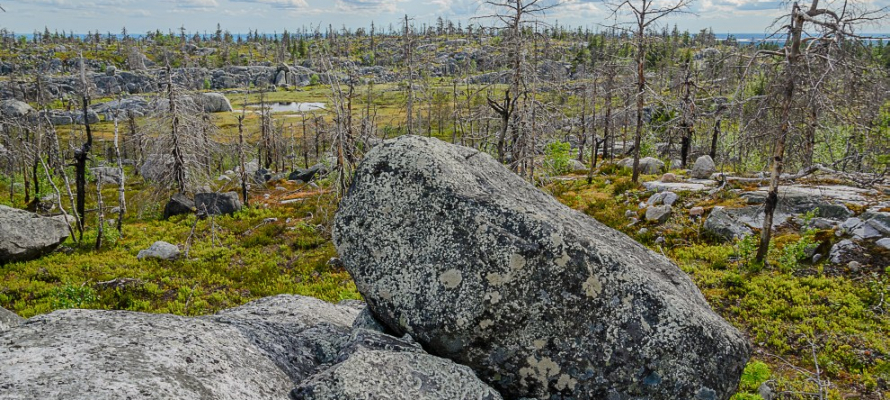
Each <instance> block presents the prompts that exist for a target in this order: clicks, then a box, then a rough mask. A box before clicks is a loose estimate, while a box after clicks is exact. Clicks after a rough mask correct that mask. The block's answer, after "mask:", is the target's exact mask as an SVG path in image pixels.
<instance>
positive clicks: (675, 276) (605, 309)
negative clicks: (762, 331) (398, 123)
mask: <svg viewBox="0 0 890 400" xmlns="http://www.w3.org/2000/svg"><path fill="white" fill-rule="evenodd" d="M334 241H335V244H336V246H337V249H338V251H339V253H340V257H341V259H342V261H343V262H344V263H345V265H346V268H347V269H348V270H349V272H350V273H351V274H352V276H353V277H354V279H355V282H356V285H357V287H358V289H359V291H360V292H361V293H362V294H363V295H364V297H365V298H366V299H367V301H368V305H369V307H370V309H371V311H372V313H373V315H374V316H375V317H376V318H377V319H378V320H379V321H381V322H383V323H384V325H385V326H386V327H387V328H388V329H389V330H391V331H393V332H395V333H397V334H404V333H408V334H410V335H411V336H412V337H413V338H414V339H415V340H417V341H418V342H420V343H421V344H422V345H423V347H424V348H425V349H427V350H428V351H430V352H431V353H432V354H434V355H437V356H441V357H446V358H449V359H451V360H454V361H455V362H457V363H460V364H463V365H467V366H469V367H471V368H472V369H473V370H474V371H476V373H477V374H478V375H479V377H480V378H481V379H482V380H483V381H485V382H487V383H489V384H490V385H492V386H494V387H495V388H497V389H498V390H500V392H501V394H502V395H504V396H505V397H507V398H519V397H536V398H557V397H558V398H574V399H604V398H609V399H632V398H648V399H677V398H688V399H692V398H699V399H728V398H729V397H730V395H731V394H732V393H733V392H734V391H735V389H736V386H737V384H738V381H739V377H740V376H741V372H742V369H743V367H744V365H745V363H746V361H747V359H748V355H749V351H750V346H749V344H748V343H747V341H746V340H745V338H744V337H743V335H742V334H741V333H740V332H738V331H737V330H736V329H735V328H733V327H732V326H731V325H729V324H728V323H727V322H726V321H724V320H723V319H722V318H720V317H719V316H718V315H717V314H716V313H714V312H713V311H712V310H711V309H710V307H709V306H708V304H707V302H706V301H705V299H704V297H703V296H702V294H701V293H700V292H699V290H698V289H697V288H696V286H695V285H694V284H693V283H692V281H691V280H690V279H689V277H688V276H687V275H686V274H684V273H683V272H682V271H681V270H680V269H679V268H677V267H676V266H675V265H673V264H672V263H671V262H670V261H668V260H667V259H666V258H664V257H663V256H661V255H658V254H655V253H654V252H652V251H650V250H648V249H646V248H645V247H643V246H642V245H640V244H639V243H637V242H635V241H634V240H632V239H630V238H629V237H627V236H625V235H624V234H621V233H619V232H617V231H614V230H612V229H610V228H608V227H606V226H604V225H602V224H600V223H599V222H597V221H595V220H593V219H591V218H589V217H587V216H585V215H583V214H581V213H578V212H576V211H574V210H571V209H570V208H568V207H566V206H564V205H562V204H560V203H558V202H557V201H556V200H555V199H553V198H552V197H550V196H548V195H546V194H544V193H543V192H541V191H539V190H538V189H536V188H534V187H533V186H531V185H530V184H528V183H527V182H525V181H524V180H522V179H521V178H520V177H518V176H516V175H515V174H513V173H511V172H510V171H509V170H507V169H506V168H505V167H504V166H502V165H500V164H499V163H498V162H497V161H495V160H494V159H493V158H492V157H490V156H488V155H487V154H485V153H480V152H478V151H476V150H473V149H469V148H465V147H460V146H453V145H448V144H445V143H444V142H441V141H438V140H435V139H426V138H420V137H415V136H403V137H400V138H397V139H394V140H392V141H389V142H387V143H385V144H383V145H380V146H377V147H376V148H374V149H373V150H372V151H371V152H369V153H368V154H367V157H366V158H365V160H364V162H363V163H362V164H361V166H360V167H359V168H358V171H357V173H356V175H355V179H354V182H353V184H352V187H351V188H350V191H349V193H348V195H347V196H346V197H345V198H344V200H343V201H342V203H341V205H340V211H339V212H338V214H337V217H336V222H335V227H334Z"/></svg>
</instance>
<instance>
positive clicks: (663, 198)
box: [646, 192, 680, 206]
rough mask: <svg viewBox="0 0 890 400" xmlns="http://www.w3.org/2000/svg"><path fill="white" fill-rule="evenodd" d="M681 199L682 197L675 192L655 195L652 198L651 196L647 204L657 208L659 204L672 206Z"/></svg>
mask: <svg viewBox="0 0 890 400" xmlns="http://www.w3.org/2000/svg"><path fill="white" fill-rule="evenodd" d="M679 198H680V196H677V194H676V193H674V192H661V193H655V194H653V195H652V196H649V200H646V204H648V205H650V206H657V205H659V204H664V205H667V206H672V205H674V203H675V202H676V201H677V199H679Z"/></svg>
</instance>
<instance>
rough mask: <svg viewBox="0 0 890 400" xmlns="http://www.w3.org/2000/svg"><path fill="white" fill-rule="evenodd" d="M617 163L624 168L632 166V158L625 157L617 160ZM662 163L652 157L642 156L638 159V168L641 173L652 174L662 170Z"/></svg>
mask: <svg viewBox="0 0 890 400" xmlns="http://www.w3.org/2000/svg"><path fill="white" fill-rule="evenodd" d="M618 165H620V166H622V167H624V168H633V165H634V159H633V158H625V159H623V160H621V161H618ZM664 166H665V165H664V163H663V162H662V161H661V160H659V159H657V158H652V157H643V158H641V159H640V166H639V170H640V173H642V174H647V175H653V174H657V173H659V172H662V171H663V170H664Z"/></svg>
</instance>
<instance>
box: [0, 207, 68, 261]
mask: <svg viewBox="0 0 890 400" xmlns="http://www.w3.org/2000/svg"><path fill="white" fill-rule="evenodd" d="M69 234H70V231H69V230H68V225H67V224H66V223H65V221H64V220H63V219H59V218H46V217H41V216H39V215H37V214H34V213H31V212H28V211H25V210H19V209H16V208H12V207H7V206H4V205H0V264H4V263H7V262H14V261H28V260H34V259H36V258H39V257H41V256H43V255H45V254H47V253H49V252H51V251H53V250H54V249H55V248H56V247H58V246H59V245H60V244H62V242H64V241H65V239H67V238H68V235H69Z"/></svg>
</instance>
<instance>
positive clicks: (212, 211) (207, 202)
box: [195, 192, 241, 215]
mask: <svg viewBox="0 0 890 400" xmlns="http://www.w3.org/2000/svg"><path fill="white" fill-rule="evenodd" d="M195 208H197V209H198V212H199V213H207V214H209V215H231V214H234V213H236V212H238V211H240V210H241V199H240V198H239V197H238V193H236V192H225V193H198V194H196V195H195Z"/></svg>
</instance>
